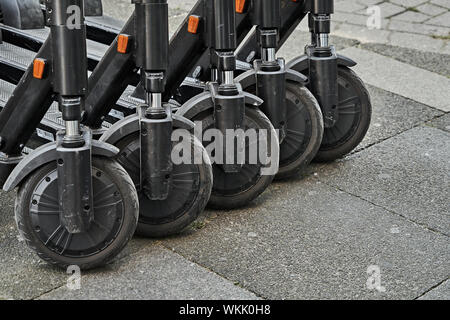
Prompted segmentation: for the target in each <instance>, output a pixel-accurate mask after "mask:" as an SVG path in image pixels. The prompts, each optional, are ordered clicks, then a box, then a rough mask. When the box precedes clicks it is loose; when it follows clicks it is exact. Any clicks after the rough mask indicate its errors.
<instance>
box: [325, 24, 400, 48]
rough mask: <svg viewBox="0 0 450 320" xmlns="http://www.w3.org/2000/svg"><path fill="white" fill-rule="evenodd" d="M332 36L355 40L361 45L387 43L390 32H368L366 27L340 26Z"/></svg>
mask: <svg viewBox="0 0 450 320" xmlns="http://www.w3.org/2000/svg"><path fill="white" fill-rule="evenodd" d="M333 34H335V35H337V36H340V37H344V38H350V39H356V40H358V41H360V42H363V43H368V42H376V43H387V42H388V41H389V35H390V34H391V31H387V30H370V29H368V28H367V27H366V26H357V25H351V24H341V25H339V27H338V28H336V29H335V30H334V32H333Z"/></svg>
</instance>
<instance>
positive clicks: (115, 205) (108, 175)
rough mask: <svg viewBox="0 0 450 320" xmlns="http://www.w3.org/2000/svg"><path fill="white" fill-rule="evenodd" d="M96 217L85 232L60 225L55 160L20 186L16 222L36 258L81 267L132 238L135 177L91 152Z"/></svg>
mask: <svg viewBox="0 0 450 320" xmlns="http://www.w3.org/2000/svg"><path fill="white" fill-rule="evenodd" d="M92 183H93V200H94V220H93V221H92V223H91V225H90V228H89V230H88V231H87V232H84V233H79V234H71V233H69V232H68V231H67V230H66V228H65V227H64V226H63V225H62V224H61V220H60V216H59V214H60V209H59V204H58V174H57V169H56V162H55V163H49V164H47V165H45V166H43V167H41V168H39V169H37V170H36V171H35V172H34V173H32V174H31V175H30V176H29V177H28V178H27V180H26V181H25V182H24V183H23V184H22V185H21V187H20V188H19V192H18V195H17V198H16V204H15V215H16V223H17V227H18V229H19V232H20V235H21V237H22V238H23V239H24V240H25V242H26V243H27V245H28V246H29V247H30V248H31V249H33V250H34V251H35V252H36V253H37V254H38V256H39V257H40V258H42V259H43V260H45V261H46V262H48V263H50V264H53V265H56V266H59V267H61V268H66V267H68V266H70V265H76V266H78V267H80V269H82V270H88V269H92V268H95V267H99V266H103V265H105V264H107V263H109V262H111V261H112V260H113V259H114V258H115V257H116V256H117V255H118V254H119V253H120V252H121V251H122V249H123V248H124V247H125V245H126V244H127V243H128V242H129V240H130V239H131V238H132V236H133V234H134V232H135V230H136V225H137V218H138V209H139V202H138V196H137V192H136V188H135V187H134V184H133V182H132V181H131V179H130V177H129V176H128V174H127V172H126V171H125V169H124V168H123V167H121V166H120V165H119V164H118V163H117V162H116V161H114V160H111V159H107V158H101V157H93V158H92Z"/></svg>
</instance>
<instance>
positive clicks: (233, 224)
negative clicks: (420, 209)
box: [164, 167, 449, 299]
mask: <svg viewBox="0 0 450 320" xmlns="http://www.w3.org/2000/svg"><path fill="white" fill-rule="evenodd" d="M325 168H326V167H325ZM321 174H322V173H321V172H319V177H320V175H321ZM358 183H361V182H358ZM268 197H269V199H270V201H266V202H263V203H260V204H258V205H257V206H256V207H254V206H252V207H251V208H247V209H245V210H240V211H234V212H217V213H216V217H215V218H214V219H212V220H211V221H210V222H209V223H208V224H207V225H206V227H205V228H204V229H202V230H200V231H199V232H196V233H193V234H190V235H188V236H185V237H181V238H178V239H169V240H166V241H164V243H165V244H166V245H167V246H169V247H171V248H174V249H175V251H176V252H180V253H181V254H182V255H183V256H186V257H187V258H189V259H190V260H193V261H195V262H197V263H199V264H201V265H203V266H205V267H207V268H208V269H211V270H213V271H215V272H217V273H219V274H222V275H224V276H225V277H226V278H228V279H230V280H232V281H236V282H239V283H240V284H241V286H243V287H244V288H248V289H250V290H251V291H252V292H255V293H257V294H258V295H260V296H262V297H265V298H269V299H383V298H386V299H392V298H399V299H413V298H415V297H417V296H419V295H420V294H422V293H423V292H425V291H426V290H428V289H429V288H430V286H433V285H434V284H436V283H438V282H439V281H441V280H442V278H444V277H445V276H447V275H448V272H449V267H448V263H447V260H448V258H449V251H448V245H449V241H448V238H447V237H444V236H442V235H439V234H437V233H433V232H430V231H428V230H425V229H424V228H422V227H420V226H417V225H415V224H413V223H411V222H408V221H406V220H405V219H403V218H400V217H399V216H397V215H395V214H392V213H390V212H386V211H385V210H383V209H381V208H379V207H376V206H373V205H371V204H370V203H368V202H366V201H363V200H361V199H359V198H357V197H353V196H350V195H348V194H346V193H343V192H341V191H339V190H337V189H336V188H332V187H329V186H327V185H326V184H324V183H321V182H319V181H317V179H316V178H314V177H312V178H309V179H307V180H302V181H291V182H289V183H278V184H274V185H272V186H271V188H270V190H269V191H268ZM394 231H395V232H394ZM371 265H378V266H379V267H380V268H381V281H382V286H385V289H386V292H385V293H379V292H377V291H376V290H375V291H373V290H369V289H367V287H366V283H367V280H368V277H369V276H368V274H367V270H368V267H369V266H371Z"/></svg>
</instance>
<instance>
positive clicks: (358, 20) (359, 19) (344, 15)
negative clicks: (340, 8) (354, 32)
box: [333, 12, 367, 26]
mask: <svg viewBox="0 0 450 320" xmlns="http://www.w3.org/2000/svg"><path fill="white" fill-rule="evenodd" d="M333 21H338V22H346V23H350V24H357V25H361V26H366V25H367V16H366V15H363V14H355V13H348V12H336V13H335V14H334V15H333Z"/></svg>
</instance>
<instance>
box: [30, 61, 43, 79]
mask: <svg viewBox="0 0 450 320" xmlns="http://www.w3.org/2000/svg"><path fill="white" fill-rule="evenodd" d="M44 72H45V60H44V59H41V58H36V59H34V62H33V77H35V78H36V79H42V78H44Z"/></svg>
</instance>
